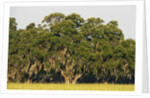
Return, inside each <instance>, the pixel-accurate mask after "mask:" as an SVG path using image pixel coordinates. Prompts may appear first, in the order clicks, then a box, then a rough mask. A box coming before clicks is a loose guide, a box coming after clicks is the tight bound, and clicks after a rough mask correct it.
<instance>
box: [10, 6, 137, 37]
mask: <svg viewBox="0 0 150 98" xmlns="http://www.w3.org/2000/svg"><path fill="white" fill-rule="evenodd" d="M55 12H61V13H63V14H65V15H68V14H71V13H77V14H80V16H81V17H83V18H84V19H87V18H90V17H100V18H101V19H103V20H104V21H105V23H108V22H109V21H111V20H117V21H118V24H119V28H120V29H121V30H122V31H123V34H124V36H125V39H128V38H132V39H135V24H136V22H135V20H136V6H134V5H124V6H116V5H115V6H39V7H11V8H10V17H15V18H16V22H17V23H18V26H17V27H18V28H21V29H24V28H25V27H26V26H27V25H28V24H29V23H31V22H34V23H35V24H36V25H37V24H40V23H41V21H42V20H43V18H44V17H45V16H47V15H49V14H51V13H55Z"/></svg>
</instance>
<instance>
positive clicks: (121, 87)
mask: <svg viewBox="0 0 150 98" xmlns="http://www.w3.org/2000/svg"><path fill="white" fill-rule="evenodd" d="M7 89H18V90H19V89H23V90H101V91H134V84H69V85H67V84H53V83H50V84H42V83H33V84H26V83H24V84H23V83H8V84H7Z"/></svg>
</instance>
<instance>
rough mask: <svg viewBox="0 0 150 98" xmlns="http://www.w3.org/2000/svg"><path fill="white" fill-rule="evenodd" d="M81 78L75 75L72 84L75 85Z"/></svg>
mask: <svg viewBox="0 0 150 98" xmlns="http://www.w3.org/2000/svg"><path fill="white" fill-rule="evenodd" d="M81 76H82V74H79V75H76V76H75V78H74V79H73V81H72V84H76V82H77V80H78V79H79V78H80V77H81Z"/></svg>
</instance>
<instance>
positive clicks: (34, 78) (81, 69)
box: [8, 13, 135, 84]
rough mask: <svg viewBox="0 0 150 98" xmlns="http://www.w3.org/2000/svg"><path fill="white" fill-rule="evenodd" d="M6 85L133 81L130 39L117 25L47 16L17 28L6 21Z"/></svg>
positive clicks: (12, 21)
mask: <svg viewBox="0 0 150 98" xmlns="http://www.w3.org/2000/svg"><path fill="white" fill-rule="evenodd" d="M8 55H9V56H8V82H19V83H66V84H75V83H120V84H122V83H134V78H135V76H134V74H135V40H133V39H124V34H123V32H122V30H121V29H120V28H119V27H118V22H117V21H110V22H109V23H105V24H104V21H103V20H102V19H101V18H95V17H91V18H88V19H86V20H85V19H84V18H82V17H81V16H80V15H79V14H76V13H72V14H70V15H67V16H65V15H64V14H63V13H52V14H50V15H48V16H45V17H44V19H43V20H42V22H41V23H40V24H38V25H35V23H30V24H29V25H27V26H26V28H25V29H17V23H16V19H15V18H13V17H10V23H9V54H8Z"/></svg>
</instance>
